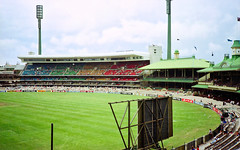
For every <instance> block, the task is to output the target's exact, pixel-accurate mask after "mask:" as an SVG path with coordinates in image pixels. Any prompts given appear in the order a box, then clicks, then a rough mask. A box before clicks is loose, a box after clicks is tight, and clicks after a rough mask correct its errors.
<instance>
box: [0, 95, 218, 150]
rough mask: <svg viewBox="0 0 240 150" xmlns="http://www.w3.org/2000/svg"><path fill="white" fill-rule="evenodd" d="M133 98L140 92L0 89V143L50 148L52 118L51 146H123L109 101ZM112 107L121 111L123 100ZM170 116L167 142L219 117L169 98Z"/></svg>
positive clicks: (9, 149)
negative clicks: (169, 133)
mask: <svg viewBox="0 0 240 150" xmlns="http://www.w3.org/2000/svg"><path fill="white" fill-rule="evenodd" d="M137 98H144V97H140V96H132V95H117V94H98V93H0V149H1V150H32V149H34V150H45V149H50V127H51V123H54V149H55V150H98V149H99V150H103V149H104V150H120V149H123V148H124V145H123V143H122V140H121V137H120V135H119V132H118V129H117V126H116V123H115V121H114V118H113V115H112V112H111V109H110V107H109V105H108V102H115V101H121V100H130V99H137ZM114 107H115V106H114ZM115 109H116V110H119V112H122V114H123V112H124V109H125V106H124V105H119V107H117V108H115ZM117 113H118V112H117ZM122 114H120V115H119V116H121V115H122ZM173 122H174V124H173V129H174V130H173V131H174V136H173V137H171V138H170V139H168V140H166V141H165V146H167V147H168V148H172V146H173V147H176V146H179V145H182V144H183V143H184V142H188V141H191V140H193V139H194V137H195V138H197V137H200V136H202V135H204V134H207V133H208V130H209V128H212V129H215V128H216V127H217V126H218V125H219V123H220V119H219V116H218V115H217V114H216V113H215V112H213V111H211V110H210V109H204V108H202V107H201V106H198V105H195V104H189V103H185V102H178V101H173Z"/></svg>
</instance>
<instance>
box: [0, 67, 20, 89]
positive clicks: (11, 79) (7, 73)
mask: <svg viewBox="0 0 240 150" xmlns="http://www.w3.org/2000/svg"><path fill="white" fill-rule="evenodd" d="M23 69H24V65H19V64H17V65H10V64H8V63H6V64H5V65H3V66H0V87H7V86H9V87H15V86H17V85H18V83H19V82H20V77H19V74H20V72H21V71H22V70H23Z"/></svg>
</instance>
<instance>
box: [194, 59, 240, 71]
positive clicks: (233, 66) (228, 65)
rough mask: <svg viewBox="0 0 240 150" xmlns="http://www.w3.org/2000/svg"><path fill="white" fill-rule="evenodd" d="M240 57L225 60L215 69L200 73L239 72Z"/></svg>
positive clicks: (210, 68)
mask: <svg viewBox="0 0 240 150" xmlns="http://www.w3.org/2000/svg"><path fill="white" fill-rule="evenodd" d="M239 70H240V57H237V58H231V59H227V60H223V61H222V62H220V63H218V64H216V65H215V66H213V67H209V68H206V69H202V70H199V71H198V72H220V71H239Z"/></svg>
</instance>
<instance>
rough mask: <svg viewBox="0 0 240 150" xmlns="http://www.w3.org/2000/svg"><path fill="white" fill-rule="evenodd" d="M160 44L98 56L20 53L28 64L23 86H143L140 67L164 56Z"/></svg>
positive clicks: (22, 79)
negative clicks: (145, 48)
mask: <svg viewBox="0 0 240 150" xmlns="http://www.w3.org/2000/svg"><path fill="white" fill-rule="evenodd" d="M161 53H162V49H161V47H160V46H156V45H151V46H149V53H143V52H135V51H132V50H128V51H120V52H116V53H113V54H108V55H98V56H79V57H77V56H74V57H66V56H64V57H56V56H55V57H52V56H41V55H38V56H35V55H28V56H19V57H18V58H19V59H21V61H22V62H25V63H26V65H25V67H24V69H23V70H22V71H21V73H20V74H19V76H20V85H21V86H69V87H72V86H90V87H131V88H139V87H140V86H141V85H140V80H141V78H142V75H143V70H139V68H141V67H143V66H146V65H149V64H150V62H154V61H159V60H160V59H161Z"/></svg>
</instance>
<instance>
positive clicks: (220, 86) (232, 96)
mask: <svg viewBox="0 0 240 150" xmlns="http://www.w3.org/2000/svg"><path fill="white" fill-rule="evenodd" d="M231 48H232V57H231V58H230V57H229V54H225V55H224V59H223V61H222V62H220V63H218V64H216V65H215V66H212V67H208V68H205V69H202V70H199V71H198V73H199V74H200V73H204V74H205V76H204V78H202V79H201V80H199V81H198V84H197V85H194V86H193V88H194V90H195V91H196V94H198V95H201V96H204V97H206V96H208V97H211V98H214V99H216V100H221V101H225V100H228V101H235V102H236V103H239V101H240V79H239V77H240V40H235V41H234V43H233V45H232V47H231Z"/></svg>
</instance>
